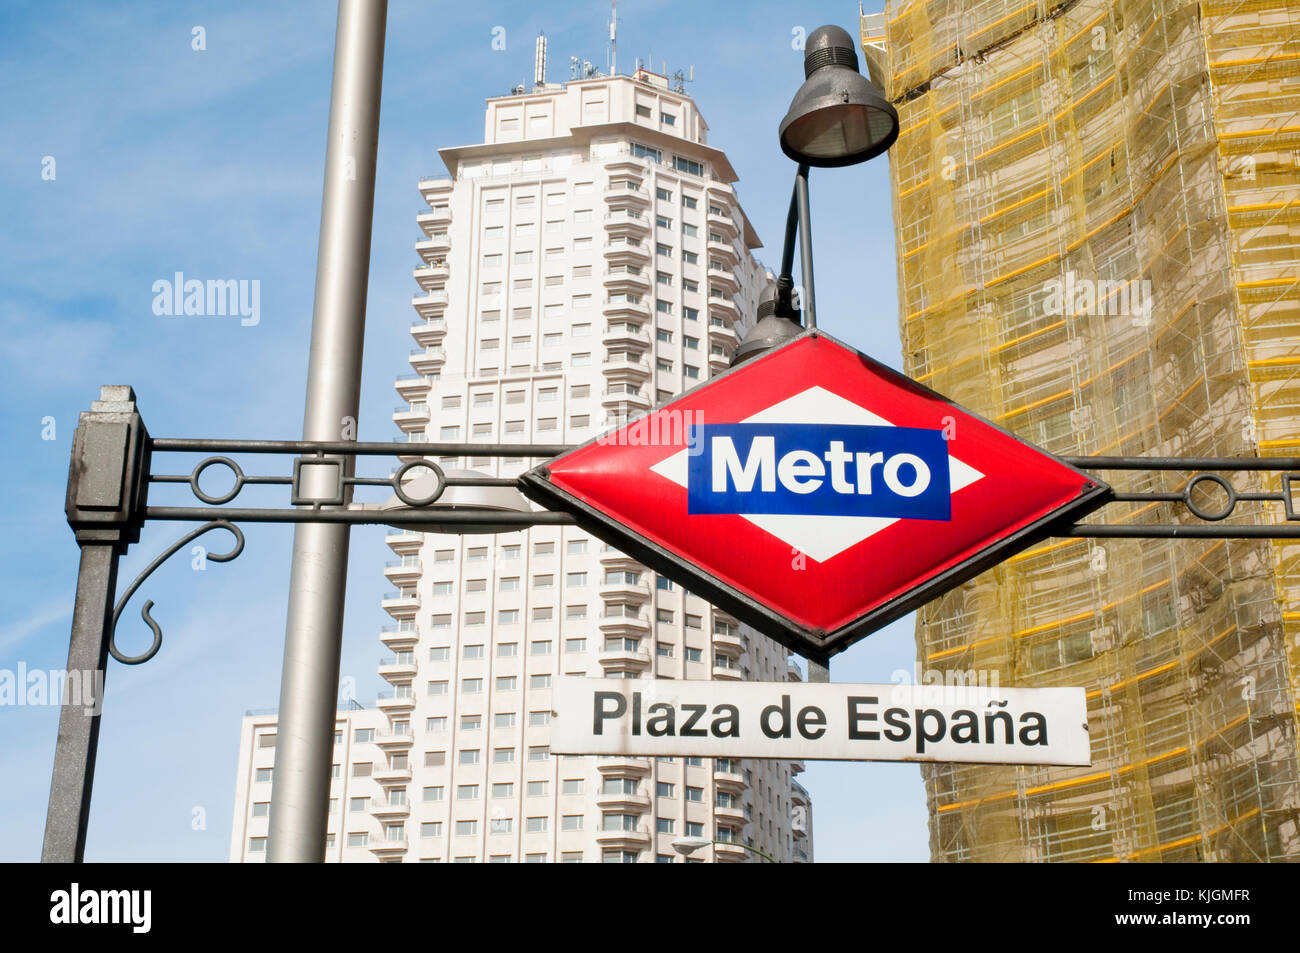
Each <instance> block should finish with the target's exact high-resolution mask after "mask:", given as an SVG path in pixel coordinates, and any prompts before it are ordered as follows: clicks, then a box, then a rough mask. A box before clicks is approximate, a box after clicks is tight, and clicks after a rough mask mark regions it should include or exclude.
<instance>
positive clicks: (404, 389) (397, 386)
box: [393, 374, 433, 400]
mask: <svg viewBox="0 0 1300 953" xmlns="http://www.w3.org/2000/svg"><path fill="white" fill-rule="evenodd" d="M432 386H433V378H432V377H430V376H429V375H428V374H409V375H407V376H405V377H399V378H397V380H395V381H394V382H393V389H394V390H396V391H397V393H398V394H400V395H401V396H402V397H404V398H406V399H407V400H414V399H415V398H417V397H423V396H425V395H426V394H428V393H429V388H430V387H432Z"/></svg>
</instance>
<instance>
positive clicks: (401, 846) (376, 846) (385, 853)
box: [367, 837, 411, 857]
mask: <svg viewBox="0 0 1300 953" xmlns="http://www.w3.org/2000/svg"><path fill="white" fill-rule="evenodd" d="M367 846H368V847H369V849H370V853H372V854H374V855H375V856H376V857H392V856H394V855H396V854H404V853H406V849H407V848H408V847H410V846H411V842H410V841H409V840H407V839H406V838H405V837H398V838H393V839H392V840H377V841H374V842H373V843H371V844H369V845H367Z"/></svg>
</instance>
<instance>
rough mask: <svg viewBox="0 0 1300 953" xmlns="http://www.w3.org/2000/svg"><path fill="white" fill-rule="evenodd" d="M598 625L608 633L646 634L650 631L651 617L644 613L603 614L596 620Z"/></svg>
mask: <svg viewBox="0 0 1300 953" xmlns="http://www.w3.org/2000/svg"><path fill="white" fill-rule="evenodd" d="M596 626H597V628H599V629H600V631H602V632H604V633H606V634H607V635H620V634H631V635H644V634H645V633H647V632H649V631H650V617H649V616H647V615H645V614H644V613H639V614H637V615H622V614H621V613H620V614H619V615H602V616H601V617H600V618H599V619H597V620H596Z"/></svg>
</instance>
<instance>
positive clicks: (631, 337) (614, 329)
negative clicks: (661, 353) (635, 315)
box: [600, 324, 650, 350]
mask: <svg viewBox="0 0 1300 953" xmlns="http://www.w3.org/2000/svg"><path fill="white" fill-rule="evenodd" d="M600 341H601V343H602V344H604V345H605V346H606V347H621V346H628V347H637V348H642V349H645V350H648V349H649V348H650V335H649V334H647V333H646V332H645V331H642V330H641V326H640V325H638V324H609V325H606V327H605V332H604V333H603V334H602V335H601V336H600Z"/></svg>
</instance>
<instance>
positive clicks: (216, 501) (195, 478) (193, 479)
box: [190, 457, 244, 506]
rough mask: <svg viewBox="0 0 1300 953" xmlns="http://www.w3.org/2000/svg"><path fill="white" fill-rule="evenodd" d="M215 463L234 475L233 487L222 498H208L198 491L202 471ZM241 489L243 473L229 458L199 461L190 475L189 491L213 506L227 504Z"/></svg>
mask: <svg viewBox="0 0 1300 953" xmlns="http://www.w3.org/2000/svg"><path fill="white" fill-rule="evenodd" d="M217 463H220V464H222V465H224V466H227V467H229V468H230V469H231V471H232V472H233V473H234V474H235V485H234V486H233V487H231V488H230V492H229V493H226V494H225V495H223V496H208V494H206V493H204V492H203V491H202V490H201V489H199V479H200V478H201V477H202V476H203V471H204V470H206V469H207V468H208V467H210V466H213V465H214V464H217ZM243 488H244V471H243V470H241V469H239V464H238V463H236V462H235V461H234V460H231V459H230V458H229V457H208V458H207V459H206V460H201V461H199V464H198V466H196V467H195V468H194V472H193V473H191V474H190V489H191V490H192V491H193V492H194V495H195V496H197V497H198V498H199V499H200V500H202V501H203V502H204V503H211V504H212V505H213V506H221V505H223V504H225V503H229V502H230V501H231V500H233V499H234V498H235V497H236V496H238V495H239V491H240V490H242V489H243Z"/></svg>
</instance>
